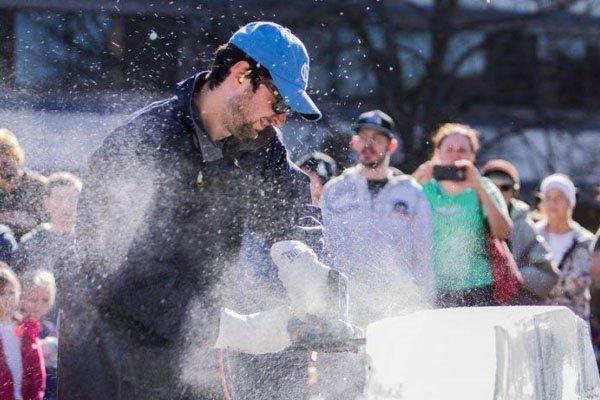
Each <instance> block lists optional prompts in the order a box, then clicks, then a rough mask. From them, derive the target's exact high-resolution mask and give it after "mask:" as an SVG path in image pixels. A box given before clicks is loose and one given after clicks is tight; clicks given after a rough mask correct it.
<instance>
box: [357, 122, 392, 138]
mask: <svg viewBox="0 0 600 400" xmlns="http://www.w3.org/2000/svg"><path fill="white" fill-rule="evenodd" d="M365 128H371V129H375V130H376V131H379V132H381V133H383V134H384V135H386V136H387V137H389V138H392V136H393V134H392V132H391V131H390V130H388V129H385V128H384V127H382V126H381V125H377V124H369V123H364V124H354V126H353V129H354V132H357V133H358V131H360V130H361V129H365Z"/></svg>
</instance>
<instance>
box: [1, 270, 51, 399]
mask: <svg viewBox="0 0 600 400" xmlns="http://www.w3.org/2000/svg"><path fill="white" fill-rule="evenodd" d="M20 295H21V286H20V284H19V281H18V279H17V277H16V275H15V274H14V272H12V270H11V269H10V268H9V267H8V265H6V264H4V263H0V400H42V399H43V398H44V389H45V381H46V373H45V371H44V359H43V357H42V353H41V349H40V346H39V341H38V334H39V328H40V325H39V323H37V322H36V321H33V320H30V319H24V320H23V321H21V322H20V323H19V320H18V319H17V318H16V310H17V307H18V304H19V298H20Z"/></svg>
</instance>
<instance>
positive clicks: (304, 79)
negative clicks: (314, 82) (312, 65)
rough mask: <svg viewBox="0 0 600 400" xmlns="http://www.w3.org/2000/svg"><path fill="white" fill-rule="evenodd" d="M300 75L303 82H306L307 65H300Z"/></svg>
mask: <svg viewBox="0 0 600 400" xmlns="http://www.w3.org/2000/svg"><path fill="white" fill-rule="evenodd" d="M300 75H302V80H303V81H304V82H308V63H304V64H302V68H300Z"/></svg>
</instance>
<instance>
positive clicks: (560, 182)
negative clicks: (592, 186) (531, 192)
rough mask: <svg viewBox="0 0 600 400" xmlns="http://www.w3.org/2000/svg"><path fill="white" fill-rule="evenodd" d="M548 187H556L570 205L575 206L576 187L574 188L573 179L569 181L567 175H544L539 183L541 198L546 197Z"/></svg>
mask: <svg viewBox="0 0 600 400" xmlns="http://www.w3.org/2000/svg"><path fill="white" fill-rule="evenodd" d="M550 189H558V190H560V191H561V192H563V193H564V195H565V196H566V197H567V199H568V200H569V203H570V204H571V207H575V193H577V189H576V188H575V185H574V184H573V181H571V179H569V177H568V176H567V175H564V174H552V175H549V176H547V177H545V178H544V180H543V181H542V183H541V185H540V194H541V195H542V199H544V198H545V197H546V193H548V190H550Z"/></svg>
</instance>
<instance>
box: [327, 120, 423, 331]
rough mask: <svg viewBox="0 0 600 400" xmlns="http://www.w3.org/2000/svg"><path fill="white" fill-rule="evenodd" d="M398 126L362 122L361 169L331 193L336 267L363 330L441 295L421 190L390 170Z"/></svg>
mask: <svg viewBox="0 0 600 400" xmlns="http://www.w3.org/2000/svg"><path fill="white" fill-rule="evenodd" d="M393 127H394V123H393V121H392V119H391V118H390V117H389V116H388V115H387V114H385V113H384V112H382V111H379V110H374V111H369V112H366V113H363V114H361V115H360V116H359V118H358V121H357V123H356V124H355V126H354V131H355V135H354V136H352V139H351V143H350V144H351V146H352V148H353V149H354V151H356V153H357V155H358V158H359V161H360V163H359V164H358V165H356V166H355V167H352V168H349V169H347V170H346V171H345V172H344V173H343V174H342V175H341V176H339V177H337V178H335V179H333V180H331V181H330V182H329V183H328V184H327V185H326V186H325V192H324V195H323V201H322V212H323V225H324V227H325V238H326V245H327V246H328V249H329V253H330V255H331V260H330V264H331V266H332V267H334V268H336V269H338V270H340V271H341V272H343V273H345V274H347V275H348V277H349V294H350V317H351V320H352V322H354V323H356V324H358V325H359V326H366V325H367V324H368V323H370V322H372V321H375V320H377V319H380V318H384V317H389V316H393V315H400V314H403V313H406V312H409V311H413V310H415V309H418V308H424V307H429V306H430V304H431V300H432V298H433V294H434V290H435V289H434V288H435V283H434V276H433V267H432V254H433V243H432V240H433V239H432V225H431V213H430V208H429V203H428V202H427V199H426V198H425V196H424V194H423V192H422V189H421V186H420V185H419V184H418V183H417V182H416V181H414V180H413V179H412V178H411V177H410V176H409V175H398V174H397V173H394V170H393V169H392V168H391V167H390V155H391V154H392V153H393V152H394V151H396V150H397V148H398V141H397V140H396V139H395V138H394V137H393V133H392V130H393Z"/></svg>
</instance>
